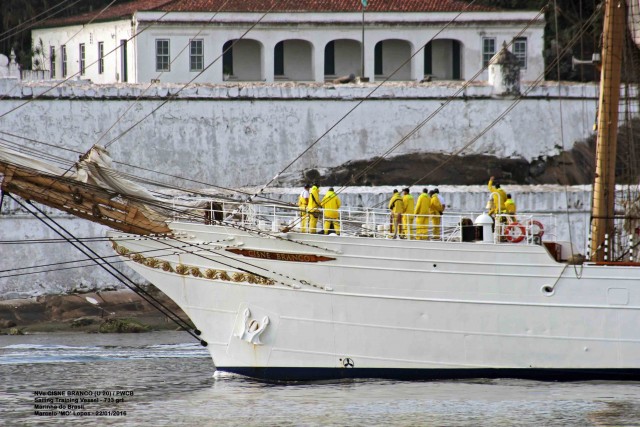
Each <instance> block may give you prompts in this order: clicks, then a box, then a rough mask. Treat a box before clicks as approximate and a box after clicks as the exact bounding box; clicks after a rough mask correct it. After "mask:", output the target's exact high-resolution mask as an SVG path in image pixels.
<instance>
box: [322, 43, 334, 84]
mask: <svg viewBox="0 0 640 427" xmlns="http://www.w3.org/2000/svg"><path fill="white" fill-rule="evenodd" d="M335 51H336V49H335V43H334V42H332V41H330V42H329V43H327V45H326V46H325V47H324V74H325V76H333V75H335V74H336V55H335Z"/></svg>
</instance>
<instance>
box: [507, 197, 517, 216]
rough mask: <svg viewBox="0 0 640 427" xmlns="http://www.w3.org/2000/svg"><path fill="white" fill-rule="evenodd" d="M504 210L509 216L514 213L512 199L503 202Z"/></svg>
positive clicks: (514, 206) (514, 203)
mask: <svg viewBox="0 0 640 427" xmlns="http://www.w3.org/2000/svg"><path fill="white" fill-rule="evenodd" d="M504 208H505V211H507V213H508V214H509V215H514V214H515V213H516V202H514V201H513V199H507V201H506V202H504Z"/></svg>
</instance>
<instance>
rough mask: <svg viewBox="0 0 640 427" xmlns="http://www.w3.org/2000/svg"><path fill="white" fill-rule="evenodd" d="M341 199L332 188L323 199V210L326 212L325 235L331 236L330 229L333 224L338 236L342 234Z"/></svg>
mask: <svg viewBox="0 0 640 427" xmlns="http://www.w3.org/2000/svg"><path fill="white" fill-rule="evenodd" d="M341 205H342V203H340V198H339V197H338V195H337V194H336V193H335V192H334V191H333V188H330V189H329V191H327V194H325V195H324V197H323V198H322V209H323V210H324V234H329V229H330V228H331V225H332V224H333V229H334V230H335V232H336V234H340V212H339V209H340V206H341Z"/></svg>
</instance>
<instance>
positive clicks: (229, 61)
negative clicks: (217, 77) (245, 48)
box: [222, 40, 233, 76]
mask: <svg viewBox="0 0 640 427" xmlns="http://www.w3.org/2000/svg"><path fill="white" fill-rule="evenodd" d="M222 74H224V75H225V76H232V75H233V40H229V41H228V42H226V43H225V44H224V45H223V46H222Z"/></svg>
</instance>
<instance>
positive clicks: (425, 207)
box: [413, 193, 431, 215]
mask: <svg viewBox="0 0 640 427" xmlns="http://www.w3.org/2000/svg"><path fill="white" fill-rule="evenodd" d="M413 213H414V214H415V215H429V214H430V213H431V197H429V195H428V194H427V193H422V194H420V196H419V197H418V204H417V205H416V209H415V210H414V212H413Z"/></svg>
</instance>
